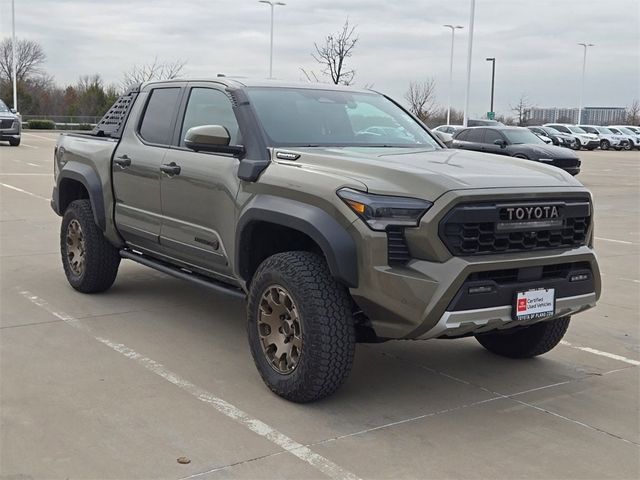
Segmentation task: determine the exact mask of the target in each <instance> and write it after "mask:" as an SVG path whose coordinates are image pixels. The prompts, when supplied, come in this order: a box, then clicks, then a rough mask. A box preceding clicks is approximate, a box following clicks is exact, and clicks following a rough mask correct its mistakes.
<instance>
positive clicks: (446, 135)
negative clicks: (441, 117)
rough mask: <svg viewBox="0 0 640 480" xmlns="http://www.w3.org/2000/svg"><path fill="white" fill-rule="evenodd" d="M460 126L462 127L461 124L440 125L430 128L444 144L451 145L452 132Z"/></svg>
mask: <svg viewBox="0 0 640 480" xmlns="http://www.w3.org/2000/svg"><path fill="white" fill-rule="evenodd" d="M461 128H464V127H463V126H462V125H440V126H438V127H436V128H434V129H432V130H431V131H432V132H433V133H435V134H436V135H437V136H438V138H439V139H440V140H442V142H443V143H444V144H445V145H447V146H451V141H452V140H453V134H454V133H455V131H456V130H460V129H461Z"/></svg>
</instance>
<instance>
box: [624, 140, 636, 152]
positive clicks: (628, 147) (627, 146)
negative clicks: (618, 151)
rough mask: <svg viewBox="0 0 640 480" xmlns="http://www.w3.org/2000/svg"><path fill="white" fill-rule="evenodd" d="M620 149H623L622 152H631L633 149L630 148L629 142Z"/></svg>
mask: <svg viewBox="0 0 640 480" xmlns="http://www.w3.org/2000/svg"><path fill="white" fill-rule="evenodd" d="M622 148H623V150H632V149H633V147H632V146H631V142H629V141H628V142H627V143H625V144H624V146H623V147H622Z"/></svg>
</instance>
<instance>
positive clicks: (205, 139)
mask: <svg viewBox="0 0 640 480" xmlns="http://www.w3.org/2000/svg"><path fill="white" fill-rule="evenodd" d="M230 141H231V136H230V135H229V130H227V128H226V127H223V126H222V125H200V126H198V127H192V128H190V129H189V130H188V131H187V134H186V135H185V136H184V144H185V145H186V146H187V148H190V149H191V150H193V151H194V152H217V153H230V154H232V155H234V156H241V155H243V154H244V147H243V146H241V145H229V142H230Z"/></svg>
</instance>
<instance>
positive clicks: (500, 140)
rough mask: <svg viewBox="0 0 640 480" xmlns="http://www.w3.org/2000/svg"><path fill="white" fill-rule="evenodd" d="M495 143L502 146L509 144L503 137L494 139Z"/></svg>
mask: <svg viewBox="0 0 640 480" xmlns="http://www.w3.org/2000/svg"><path fill="white" fill-rule="evenodd" d="M493 143H494V145H498V146H499V147H500V148H505V147H506V146H507V142H505V141H504V140H502V139H501V138H499V139H497V140H494V141H493Z"/></svg>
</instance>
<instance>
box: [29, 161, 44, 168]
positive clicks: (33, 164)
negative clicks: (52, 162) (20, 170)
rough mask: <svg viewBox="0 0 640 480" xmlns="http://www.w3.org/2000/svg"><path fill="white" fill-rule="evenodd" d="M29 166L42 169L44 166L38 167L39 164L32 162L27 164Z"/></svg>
mask: <svg viewBox="0 0 640 480" xmlns="http://www.w3.org/2000/svg"><path fill="white" fill-rule="evenodd" d="M27 165H29V166H30V167H42V166H43V165H38V164H37V163H31V162H27Z"/></svg>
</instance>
